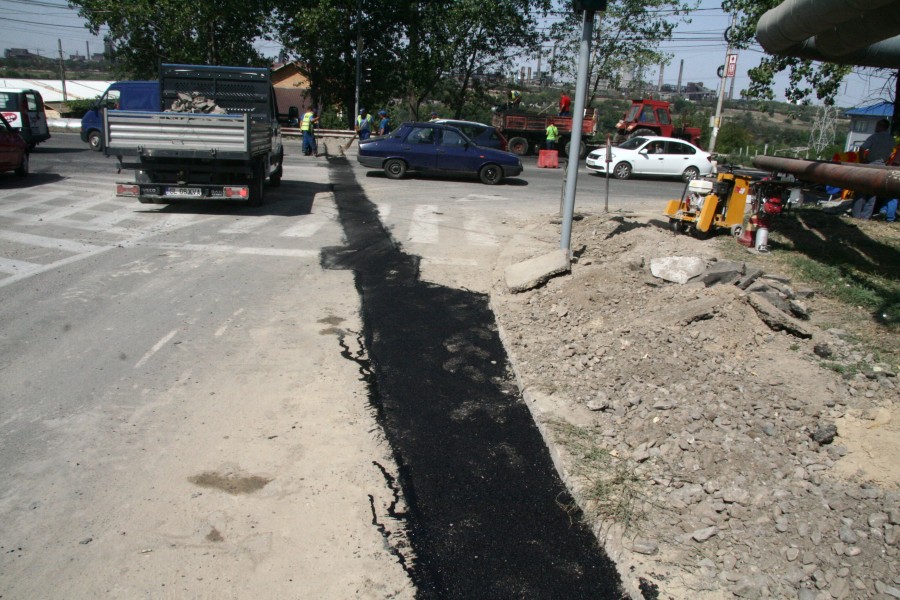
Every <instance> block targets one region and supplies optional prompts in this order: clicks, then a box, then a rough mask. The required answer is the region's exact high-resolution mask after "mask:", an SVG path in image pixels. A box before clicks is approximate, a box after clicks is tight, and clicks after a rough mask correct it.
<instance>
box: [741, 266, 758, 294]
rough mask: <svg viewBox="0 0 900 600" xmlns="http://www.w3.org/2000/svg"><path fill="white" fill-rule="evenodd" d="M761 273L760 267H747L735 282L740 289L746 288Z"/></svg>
mask: <svg viewBox="0 0 900 600" xmlns="http://www.w3.org/2000/svg"><path fill="white" fill-rule="evenodd" d="M762 274H763V270H762V269H747V273H746V275H744V276H743V277H742V278H741V279H739V280H738V281H737V283H735V285H736V286H738V287H739V288H740V289H742V290H746V289H747V288H748V287H750V284H751V283H753V282H754V281H756V280H757V279H759V278H760V277H761V276H762Z"/></svg>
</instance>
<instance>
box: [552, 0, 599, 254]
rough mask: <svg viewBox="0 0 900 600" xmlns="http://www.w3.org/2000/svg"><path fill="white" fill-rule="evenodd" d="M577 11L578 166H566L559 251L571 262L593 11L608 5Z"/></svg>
mask: <svg viewBox="0 0 900 600" xmlns="http://www.w3.org/2000/svg"><path fill="white" fill-rule="evenodd" d="M575 7H576V10H578V9H580V10H581V11H582V21H581V44H580V51H579V53H578V77H577V78H576V80H575V106H574V107H573V110H572V139H571V140H570V141H569V149H570V150H569V158H568V162H569V163H571V162H572V156H573V155H574V156H575V164H574V165H572V164H568V165H567V166H566V195H565V201H564V202H563V215H562V236H561V237H560V241H559V247H560V248H562V249H563V250H565V251H566V254H567V257H568V258H569V259H571V258H572V250H571V246H572V219H573V217H574V215H575V187H576V185H577V182H578V163H579V162H580V160H581V151H580V148H581V129H582V124H583V123H584V99H585V95H586V94H587V80H588V66H589V63H590V56H591V38H592V37H593V34H594V11H595V10H605V9H606V2H605V1H593V2H591V1H587V0H580V1H576V2H575Z"/></svg>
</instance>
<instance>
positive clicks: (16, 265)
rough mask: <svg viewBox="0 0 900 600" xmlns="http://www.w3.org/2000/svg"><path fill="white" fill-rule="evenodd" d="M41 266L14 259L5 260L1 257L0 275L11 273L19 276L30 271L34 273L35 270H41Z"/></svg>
mask: <svg viewBox="0 0 900 600" xmlns="http://www.w3.org/2000/svg"><path fill="white" fill-rule="evenodd" d="M41 266H43V265H41V264H39V263H33V262H26V261H24V260H14V259H12V258H3V257H2V256H0V273H9V274H10V275H17V274H19V273H28V272H29V271H34V270H35V269H40V268H41Z"/></svg>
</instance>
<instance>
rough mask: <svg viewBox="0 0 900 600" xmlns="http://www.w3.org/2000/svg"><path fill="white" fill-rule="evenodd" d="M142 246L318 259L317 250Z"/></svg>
mask: <svg viewBox="0 0 900 600" xmlns="http://www.w3.org/2000/svg"><path fill="white" fill-rule="evenodd" d="M142 245H143V246H150V247H153V248H160V249H163V250H184V251H190V252H219V253H223V254H251V255H257V256H286V257H291V258H318V256H319V251H318V250H302V249H298V248H249V247H242V246H230V245H227V244H164V243H163V244H153V243H146V244H142Z"/></svg>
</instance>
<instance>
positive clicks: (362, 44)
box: [272, 0, 405, 125]
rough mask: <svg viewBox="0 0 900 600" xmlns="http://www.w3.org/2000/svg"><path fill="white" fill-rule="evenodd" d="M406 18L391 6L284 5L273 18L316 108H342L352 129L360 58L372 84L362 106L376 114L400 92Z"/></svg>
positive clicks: (321, 0)
mask: <svg viewBox="0 0 900 600" xmlns="http://www.w3.org/2000/svg"><path fill="white" fill-rule="evenodd" d="M385 15H391V17H392V18H390V19H388V18H385ZM404 18H405V15H403V13H402V11H399V10H396V8H395V3H392V2H389V1H387V0H284V1H283V2H280V3H278V6H277V9H276V11H275V13H274V15H273V19H272V29H273V36H274V38H275V39H277V40H278V41H279V42H280V43H281V44H282V46H283V47H284V49H285V51H286V53H287V55H288V56H290V57H291V59H293V60H296V61H297V64H298V66H299V68H300V71H301V72H302V73H303V74H304V75H305V76H306V77H307V78H308V79H309V82H310V97H311V99H312V102H313V104H314V105H315V106H317V107H319V108H320V109H324V108H336V107H340V108H341V109H343V111H344V113H343V114H344V119H345V121H346V122H347V124H348V125H349V124H350V122H351V121H352V119H353V118H354V115H352V114H351V111H352V109H353V107H354V106H355V103H356V102H355V96H356V58H357V54H358V53H359V54H360V57H361V63H362V64H361V67H362V69H363V73H366V74H367V78H368V79H370V81H369V82H366V81H363V82H362V90H361V95H360V104H361V105H362V106H365V107H368V108H370V109H372V110H376V109H377V107H378V106H380V105H382V104H383V103H386V102H387V101H388V100H390V98H391V97H392V92H394V91H396V89H397V85H398V81H399V77H400V75H399V72H400V67H401V65H400V64H399V55H398V51H397V47H398V46H399V43H400V41H399V40H400V32H401V31H402V21H403V19H404Z"/></svg>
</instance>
